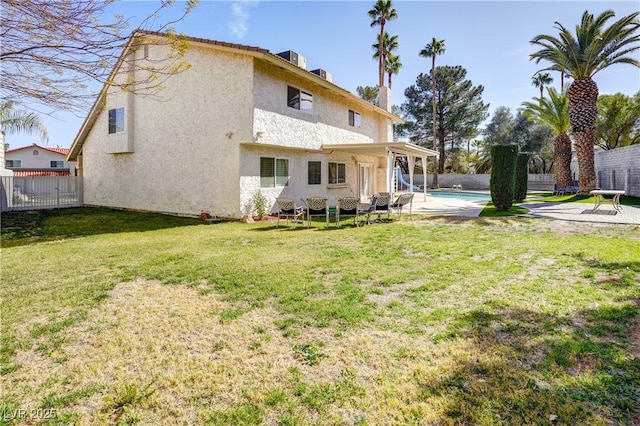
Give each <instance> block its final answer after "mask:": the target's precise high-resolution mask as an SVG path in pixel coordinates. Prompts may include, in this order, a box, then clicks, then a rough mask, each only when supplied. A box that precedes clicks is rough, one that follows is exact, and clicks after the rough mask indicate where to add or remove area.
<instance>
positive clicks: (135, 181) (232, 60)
mask: <svg viewBox="0 0 640 426" xmlns="http://www.w3.org/2000/svg"><path fill="white" fill-rule="evenodd" d="M161 49H162V50H165V51H164V52H161V51H160V50H161ZM149 53H150V55H155V57H158V56H159V55H162V54H166V53H167V51H166V49H165V48H161V47H158V46H154V47H152V48H151V49H150V52H149ZM152 57H153V56H152ZM185 60H186V61H187V62H188V63H189V64H190V65H191V68H190V69H188V70H186V71H184V72H182V73H180V74H178V75H174V76H172V77H171V78H170V79H169V80H167V82H166V83H165V85H166V89H165V90H163V91H162V92H161V93H160V95H161V96H162V98H163V99H162V101H158V100H155V99H151V98H148V97H135V98H133V99H132V97H131V95H129V94H127V93H122V92H119V93H118V92H115V93H111V94H109V95H108V96H107V100H106V107H105V108H104V109H103V110H102V112H101V113H100V115H99V116H98V118H97V121H96V123H95V125H94V127H93V129H92V130H91V132H90V133H89V135H88V137H87V139H86V141H85V144H84V147H83V152H82V153H83V175H84V177H85V178H84V188H85V189H84V196H85V198H84V202H85V203H86V204H89V205H103V206H111V207H121V208H132V209H140V210H152V211H161V212H171V213H181V214H199V213H200V212H202V211H203V210H211V211H212V212H215V214H217V215H219V216H225V217H236V216H238V215H239V210H240V206H239V201H238V200H239V182H238V181H239V178H238V176H239V174H238V167H239V165H238V161H237V159H238V157H239V142H240V141H243V140H245V141H246V140H251V127H250V123H251V121H252V120H251V116H252V108H251V106H252V101H253V100H252V95H251V93H252V86H253V71H252V59H251V58H250V57H248V56H245V55H238V54H233V53H225V52H219V53H218V54H215V55H214V54H211V53H210V51H209V50H208V49H206V48H203V47H199V46H197V45H192V46H191V48H190V49H189V51H188V53H187V56H186V58H185ZM120 106H125V107H127V109H126V110H125V116H126V121H125V128H126V130H125V132H124V133H122V134H116V135H109V134H108V110H109V109H111V108H116V107H120ZM132 120H133V121H132ZM133 128H135V135H130V132H131V131H132V129H133ZM127 138H130V139H131V138H132V139H133V141H132V142H129V140H130V139H127ZM123 146H128V147H130V148H127V149H130V150H131V152H130V153H120V154H114V153H113V152H117V151H118V150H121V147H123ZM114 147H115V148H114Z"/></svg>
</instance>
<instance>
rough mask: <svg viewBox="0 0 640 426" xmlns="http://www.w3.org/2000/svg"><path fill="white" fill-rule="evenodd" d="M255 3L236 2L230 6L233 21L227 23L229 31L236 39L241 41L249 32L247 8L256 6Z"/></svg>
mask: <svg viewBox="0 0 640 426" xmlns="http://www.w3.org/2000/svg"><path fill="white" fill-rule="evenodd" d="M257 4H258V2H257V1H244V0H243V1H237V2H234V3H232V4H231V15H232V16H233V19H232V20H231V21H230V22H229V23H227V26H228V27H229V31H231V34H232V35H233V36H234V37H236V38H237V39H242V38H243V37H244V36H245V34H246V33H247V31H249V18H250V16H249V8H251V7H253V6H255V5H257Z"/></svg>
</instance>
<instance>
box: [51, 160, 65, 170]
mask: <svg viewBox="0 0 640 426" xmlns="http://www.w3.org/2000/svg"><path fill="white" fill-rule="evenodd" d="M63 167H64V161H52V162H51V168H52V169H61V168H63Z"/></svg>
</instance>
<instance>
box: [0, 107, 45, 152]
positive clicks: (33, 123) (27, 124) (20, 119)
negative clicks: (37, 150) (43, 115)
mask: <svg viewBox="0 0 640 426" xmlns="http://www.w3.org/2000/svg"><path fill="white" fill-rule="evenodd" d="M0 130H1V131H2V132H3V133H24V134H27V135H33V134H35V135H38V136H40V139H41V140H42V141H43V142H46V141H48V140H49V135H48V134H47V127H46V126H45V125H44V123H43V122H42V121H40V117H38V115H37V114H35V113H33V112H29V111H27V110H24V109H18V108H16V107H15V104H14V103H13V102H11V101H1V102H0Z"/></svg>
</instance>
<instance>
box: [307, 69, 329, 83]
mask: <svg viewBox="0 0 640 426" xmlns="http://www.w3.org/2000/svg"><path fill="white" fill-rule="evenodd" d="M311 72H312V73H314V74H315V75H318V76H320V77H321V78H324V79H325V80H327V81H329V82H331V83H333V75H331V73H330V72H327V71H325V70H323V69H320V68H318V69H317V70H313V71H311Z"/></svg>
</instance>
